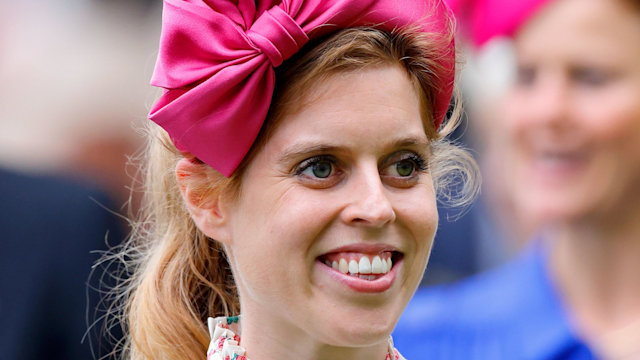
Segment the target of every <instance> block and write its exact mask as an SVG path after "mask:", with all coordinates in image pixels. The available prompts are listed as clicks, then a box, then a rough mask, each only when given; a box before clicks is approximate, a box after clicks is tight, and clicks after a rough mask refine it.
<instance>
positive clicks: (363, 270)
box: [358, 256, 371, 275]
mask: <svg viewBox="0 0 640 360" xmlns="http://www.w3.org/2000/svg"><path fill="white" fill-rule="evenodd" d="M358 273H360V274H364V275H367V274H371V262H370V261H369V258H368V257H366V256H363V257H361V258H360V263H359V264H358Z"/></svg>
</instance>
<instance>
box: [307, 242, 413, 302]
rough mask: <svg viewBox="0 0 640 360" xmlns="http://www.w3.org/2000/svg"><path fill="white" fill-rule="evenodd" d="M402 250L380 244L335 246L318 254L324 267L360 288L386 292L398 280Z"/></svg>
mask: <svg viewBox="0 0 640 360" xmlns="http://www.w3.org/2000/svg"><path fill="white" fill-rule="evenodd" d="M402 258H403V255H402V253H401V252H399V251H396V250H394V249H392V248H388V247H387V248H384V247H380V246H374V247H370V246H356V247H345V248H341V249H336V250H333V251H332V252H330V253H327V254H324V255H321V256H319V257H318V258H317V262H318V263H319V264H320V266H321V268H322V270H323V271H324V272H326V273H328V274H329V275H330V276H331V277H332V278H334V279H336V280H338V281H339V282H341V283H343V284H345V285H347V286H348V287H350V288H351V289H353V290H356V291H359V292H382V291H385V290H387V289H388V288H389V287H391V285H392V284H393V281H394V280H395V277H396V273H397V267H398V264H399V263H401V262H402Z"/></svg>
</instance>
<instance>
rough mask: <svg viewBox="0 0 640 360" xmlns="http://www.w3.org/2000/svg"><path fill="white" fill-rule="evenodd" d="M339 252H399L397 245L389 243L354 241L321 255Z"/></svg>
mask: <svg viewBox="0 0 640 360" xmlns="http://www.w3.org/2000/svg"><path fill="white" fill-rule="evenodd" d="M340 252H357V253H363V254H379V253H382V252H401V251H400V250H398V248H397V247H395V246H393V245H389V244H381V243H354V244H348V245H343V246H340V247H337V248H334V249H331V250H329V251H326V252H324V253H323V254H322V255H320V256H323V255H327V254H333V253H340Z"/></svg>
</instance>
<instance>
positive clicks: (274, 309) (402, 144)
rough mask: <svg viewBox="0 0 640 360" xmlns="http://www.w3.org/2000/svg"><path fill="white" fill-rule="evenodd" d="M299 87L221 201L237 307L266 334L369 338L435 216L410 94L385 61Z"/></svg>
mask: <svg viewBox="0 0 640 360" xmlns="http://www.w3.org/2000/svg"><path fill="white" fill-rule="evenodd" d="M306 95H307V96H305V99H306V100H307V101H306V102H305V104H304V105H303V106H302V107H301V108H302V109H301V110H299V111H297V112H295V113H292V114H288V115H286V116H285V118H283V119H282V121H281V123H280V124H279V125H278V127H277V128H276V130H275V131H274V132H273V134H272V135H271V137H270V138H269V140H268V142H267V143H266V145H265V146H264V147H263V148H262V149H261V150H260V151H259V152H258V154H257V155H256V157H255V158H254V159H253V160H252V161H251V163H250V164H249V165H248V167H247V169H246V170H245V173H244V174H243V178H242V186H241V191H240V196H239V198H238V199H237V200H235V201H234V202H233V203H232V205H231V206H230V210H229V211H230V212H229V214H230V217H229V219H230V229H231V232H230V238H231V241H230V243H229V244H227V252H228V254H229V257H230V259H231V264H232V268H233V270H234V272H235V274H236V282H237V283H238V287H239V292H240V299H241V307H242V312H243V314H245V316H246V318H247V319H251V321H261V323H262V324H269V325H268V327H269V328H270V329H271V330H272V331H273V333H274V334H278V335H281V333H279V332H278V330H275V329H285V331H288V334H289V335H290V336H293V337H296V338H297V337H299V336H301V337H308V338H311V339H315V340H317V341H319V342H321V343H325V344H331V345H335V346H365V345H372V344H376V343H380V342H381V341H385V340H386V337H387V336H388V334H389V333H390V332H391V331H392V329H393V327H394V325H395V323H396V321H397V319H398V317H399V316H400V314H401V312H402V311H403V309H404V307H405V305H406V304H407V302H408V301H409V299H410V298H411V296H412V295H413V293H414V291H415V290H416V287H417V286H418V283H419V281H420V279H421V277H422V273H423V271H424V268H425V265H426V263H427V259H428V256H429V252H430V249H431V244H432V240H433V236H434V233H435V231H436V227H437V220H438V215H437V210H436V203H435V195H434V189H433V184H432V179H431V176H430V174H429V173H428V171H427V170H426V162H427V161H428V156H429V142H428V139H427V137H426V135H425V130H424V127H423V124H422V120H421V117H420V112H419V110H420V108H419V101H418V96H417V94H416V92H415V90H414V87H413V86H412V83H411V82H410V80H409V78H408V77H407V75H406V74H405V72H404V71H403V70H401V69H400V68H399V67H392V66H386V67H372V68H368V69H365V70H361V71H357V72H349V73H340V74H338V75H333V76H331V77H329V78H328V79H326V80H323V81H319V82H318V83H317V84H316V85H314V87H313V88H312V89H310V91H309V94H306ZM389 259H391V262H392V267H391V269H390V270H389V268H388V263H389ZM334 263H335V264H334ZM334 267H336V268H334ZM345 272H346V274H345ZM376 273H377V274H376ZM258 319H259V320H258ZM265 326H266V325H265Z"/></svg>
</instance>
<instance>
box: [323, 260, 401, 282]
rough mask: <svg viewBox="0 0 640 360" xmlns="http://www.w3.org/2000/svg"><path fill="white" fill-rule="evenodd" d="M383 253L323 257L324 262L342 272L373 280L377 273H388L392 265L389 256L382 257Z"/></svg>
mask: <svg viewBox="0 0 640 360" xmlns="http://www.w3.org/2000/svg"><path fill="white" fill-rule="evenodd" d="M384 257H386V256H384V255H375V256H373V258H371V255H364V254H363V255H360V256H358V255H347V256H346V257H340V258H338V257H334V258H333V260H329V259H325V260H324V263H325V264H326V265H327V266H328V267H331V268H333V269H335V270H337V271H340V272H341V273H343V274H349V275H352V276H357V277H360V278H361V279H368V280H375V279H376V278H378V277H379V276H378V275H384V274H386V273H388V272H389V271H390V270H391V268H392V267H393V263H392V261H391V258H390V257H389V258H387V259H384Z"/></svg>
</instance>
